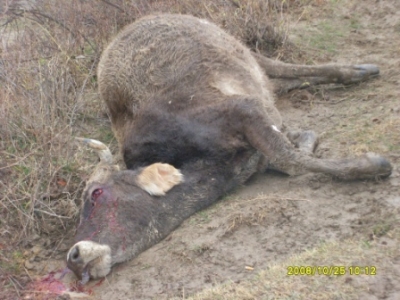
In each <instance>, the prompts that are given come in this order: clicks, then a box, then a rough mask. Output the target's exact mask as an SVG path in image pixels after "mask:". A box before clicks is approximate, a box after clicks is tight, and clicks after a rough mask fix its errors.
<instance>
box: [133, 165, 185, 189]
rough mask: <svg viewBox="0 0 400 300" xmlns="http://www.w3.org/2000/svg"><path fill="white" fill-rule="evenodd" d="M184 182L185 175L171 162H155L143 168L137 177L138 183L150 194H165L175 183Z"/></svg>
mask: <svg viewBox="0 0 400 300" xmlns="http://www.w3.org/2000/svg"><path fill="white" fill-rule="evenodd" d="M181 182H183V175H182V173H181V172H180V171H179V170H178V169H175V168H174V167H173V166H171V165H169V164H162V163H155V164H152V165H150V166H148V167H145V168H143V170H142V171H141V172H140V173H139V175H137V177H136V184H137V185H138V186H139V187H140V188H141V189H143V190H145V191H146V192H148V193H149V194H150V195H154V196H163V195H165V193H166V192H168V191H169V190H170V189H172V188H173V187H174V186H175V185H178V184H180V183H181Z"/></svg>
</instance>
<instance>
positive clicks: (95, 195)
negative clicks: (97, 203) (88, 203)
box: [92, 189, 103, 200]
mask: <svg viewBox="0 0 400 300" xmlns="http://www.w3.org/2000/svg"><path fill="white" fill-rule="evenodd" d="M101 194H103V189H95V190H94V191H93V192H92V200H96V199H97V198H99V196H100V195H101Z"/></svg>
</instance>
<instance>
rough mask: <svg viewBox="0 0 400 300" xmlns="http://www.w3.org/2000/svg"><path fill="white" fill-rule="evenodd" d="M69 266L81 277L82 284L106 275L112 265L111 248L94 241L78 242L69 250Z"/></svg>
mask: <svg viewBox="0 0 400 300" xmlns="http://www.w3.org/2000/svg"><path fill="white" fill-rule="evenodd" d="M67 266H68V268H69V269H70V270H71V271H73V272H74V274H75V275H76V276H77V277H78V278H79V279H81V284H86V283H87V282H88V281H89V280H90V279H96V278H101V277H104V276H106V275H107V274H108V273H110V270H111V266H112V259H111V248H110V247H109V246H108V245H102V244H98V243H95V242H92V241H81V242H78V243H76V244H75V245H74V246H72V247H71V249H70V250H69V251H68V254H67Z"/></svg>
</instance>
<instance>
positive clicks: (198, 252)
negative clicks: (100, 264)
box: [65, 0, 400, 300]
mask: <svg viewBox="0 0 400 300" xmlns="http://www.w3.org/2000/svg"><path fill="white" fill-rule="evenodd" d="M320 2H323V1H320ZM339 2H340V5H337V6H335V7H334V8H333V10H334V16H333V15H329V14H328V13H325V14H324V13H321V14H319V11H318V10H319V9H320V8H319V7H310V8H309V13H310V14H311V15H312V17H313V19H312V21H310V20H307V21H299V23H298V26H299V28H308V27H310V26H314V25H313V24H318V22H320V21H321V20H323V18H332V21H333V22H340V21H341V20H348V19H349V18H352V17H353V16H357V20H356V22H357V26H355V27H356V28H354V30H353V31H352V30H350V29H349V31H348V32H346V36H345V37H344V38H341V39H340V40H339V42H338V49H337V52H338V53H337V54H335V55H333V54H328V56H330V58H331V59H332V60H333V61H336V62H342V63H344V62H352V63H375V64H378V65H379V66H380V67H381V77H380V78H378V79H375V80H373V81H370V82H367V83H362V84H360V85H358V86H354V87H350V88H339V89H328V88H327V89H326V90H319V91H318V92H316V93H314V92H311V93H312V97H308V96H307V95H306V97H300V99H303V100H304V101H300V102H296V101H293V98H294V99H296V97H297V96H296V95H289V96H287V97H286V98H284V99H280V100H279V101H280V102H279V103H278V106H279V108H280V110H281V112H282V115H283V116H284V117H285V122H286V126H287V127H289V128H302V129H314V130H316V131H317V133H319V134H321V141H320V146H319V149H318V151H317V155H318V156H322V157H332V156H342V155H345V154H346V155H347V154H348V153H350V152H364V151H369V150H371V149H378V150H379V149H380V150H381V151H380V152H382V153H384V154H385V155H386V156H387V157H388V158H389V159H390V160H391V161H392V163H393V164H394V171H393V174H392V176H391V177H390V178H389V179H388V180H384V181H382V182H374V181H365V182H359V181H358V182H338V181H335V180H333V179H332V178H330V177H327V176H324V175H315V174H309V175H304V176H300V177H287V176H284V175H281V174H276V173H268V174H263V175H258V176H256V177H254V178H252V179H251V180H250V181H249V182H248V183H247V184H246V185H245V186H243V187H240V188H238V190H237V191H236V192H235V193H233V194H231V195H229V196H228V197H227V198H225V199H223V200H222V201H220V202H219V203H217V204H216V205H214V206H213V207H211V208H209V209H207V210H205V211H202V212H200V213H198V214H197V215H195V216H193V217H191V218H190V219H188V220H186V221H185V222H184V224H183V225H182V226H181V227H180V228H179V229H178V230H176V231H175V232H173V233H172V234H171V235H170V236H169V237H168V238H166V239H165V240H164V241H162V242H161V243H159V244H157V245H156V246H154V247H152V248H151V249H149V250H148V251H146V252H145V253H142V254H141V255H140V256H139V257H138V258H136V259H134V260H132V261H130V262H127V263H124V264H123V265H120V266H117V267H116V268H114V270H113V272H112V274H111V275H109V276H108V277H107V278H106V280H105V281H104V282H103V283H102V284H100V285H99V286H95V287H94V286H93V285H95V284H96V283H91V286H90V288H91V289H92V291H93V296H94V297H95V298H96V299H113V300H117V299H167V298H169V297H173V296H179V297H184V296H187V295H190V294H193V293H195V292H198V291H201V290H203V289H205V288H209V287H212V286H215V285H218V284H221V283H224V282H235V283H240V282H241V281H243V280H248V279H251V278H252V277H254V276H255V275H256V274H257V272H258V271H261V270H265V269H267V268H268V266H269V265H271V264H275V263H279V262H280V261H284V260H285V259H287V258H288V257H289V256H292V255H295V254H298V253H302V252H304V251H307V250H308V249H311V248H313V247H317V246H319V245H321V243H324V242H329V241H342V240H344V239H349V238H351V239H355V240H365V242H366V243H371V242H376V241H379V242H380V243H382V244H383V245H385V243H386V244H390V243H393V241H392V237H391V236H390V234H388V232H390V231H391V229H392V228H393V227H394V226H398V225H399V218H398V216H399V214H400V198H399V197H400V196H399V186H400V168H399V165H400V156H399V152H396V151H397V150H398V149H399V148H398V145H397V146H396V145H393V143H396V142H399V139H397V141H393V140H391V142H392V144H390V142H388V143H386V144H385V142H386V141H385V139H384V136H385V134H390V133H388V132H381V133H379V134H377V135H376V136H371V138H370V139H369V137H368V136H362V131H360V132H361V133H360V135H357V134H354V135H349V133H355V132H357V130H358V127H357V125H360V124H364V123H368V124H369V123H371V124H372V125H373V124H374V121H373V120H374V119H376V118H378V119H380V120H381V122H385V121H386V120H388V119H390V120H392V121H391V122H398V121H399V119H400V114H399V113H398V108H399V102H398V99H399V98H400V89H399V86H400V71H399V70H400V58H399V49H400V2H399V1H398V0H387V1H384V0H381V1H375V0H366V1H363V3H362V5H361V4H360V2H359V1H346V2H344V1H339ZM327 5H328V4H327ZM298 17H299V16H297V15H295V16H293V19H294V20H298ZM307 32H309V31H307V30H304V33H303V35H306V34H307ZM294 34H296V32H295V33H294ZM311 59H312V57H311ZM311 93H310V94H311ZM290 98H292V99H290ZM375 123H376V122H375ZM391 124H392V123H391ZM397 124H399V123H397ZM372 125H371V126H372ZM389 125H390V124H389ZM389 125H388V126H389ZM379 128H380V127H379ZM397 130H398V131H397V134H399V135H400V128H399V127H397ZM330 132H331V134H330ZM332 133H334V134H332ZM360 143H361V146H363V147H364V148H361V149H359V148H356V147H357V145H358V146H360ZM160 201H161V200H160ZM354 259H355V261H357V259H358V258H357V257H355V258H354ZM376 267H377V269H378V275H377V276H369V277H365V276H364V277H363V276H357V277H352V278H351V279H349V280H348V283H349V284H351V285H353V286H354V287H355V288H357V287H358V286H363V287H365V286H369V291H368V292H365V293H364V292H361V289H360V295H359V296H360V299H398V298H396V297H398V296H399V295H400V276H399V275H400V274H399V273H398V270H399V269H400V258H399V256H397V257H386V258H385V259H382V260H381V264H380V265H377V266H376ZM380 270H391V271H388V272H385V271H380ZM396 270H397V271H396ZM283 271H285V270H283ZM396 272H397V273H396ZM396 274H397V276H396ZM72 276H73V275H72V274H67V275H66V279H65V280H67V281H68V282H72V281H73V280H74V279H73V277H72Z"/></svg>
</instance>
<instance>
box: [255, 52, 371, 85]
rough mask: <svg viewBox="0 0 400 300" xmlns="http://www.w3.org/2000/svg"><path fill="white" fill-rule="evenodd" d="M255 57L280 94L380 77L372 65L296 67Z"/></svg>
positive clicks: (258, 55) (263, 57)
mask: <svg viewBox="0 0 400 300" xmlns="http://www.w3.org/2000/svg"><path fill="white" fill-rule="evenodd" d="M253 56H254V57H255V58H256V60H257V62H258V63H259V65H260V66H261V67H262V68H263V69H264V71H265V73H266V74H267V75H268V76H269V77H270V78H271V80H272V82H273V83H274V84H275V89H276V92H278V93H282V92H287V91H290V90H292V89H297V88H305V87H308V86H311V85H318V84H328V83H341V84H354V83H358V82H361V81H364V80H367V79H369V78H372V77H376V76H378V75H379V68H378V67H377V66H376V65H372V64H361V65H339V64H326V65H316V66H312V65H296V64H288V63H284V62H281V61H277V60H272V59H270V58H267V57H265V56H263V55H261V54H258V53H253Z"/></svg>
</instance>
